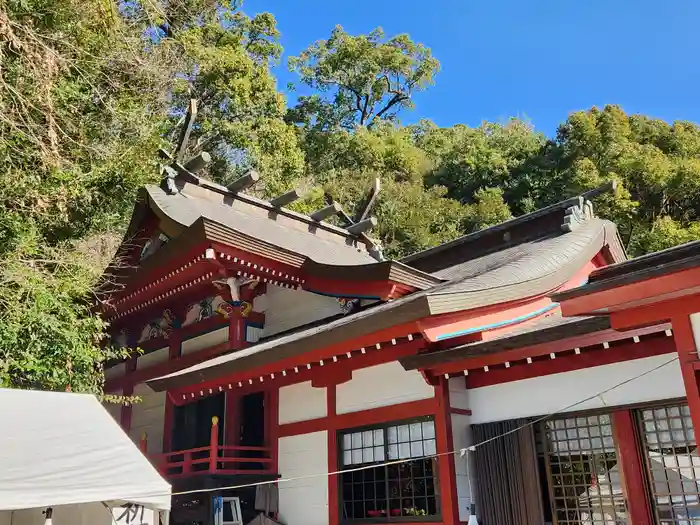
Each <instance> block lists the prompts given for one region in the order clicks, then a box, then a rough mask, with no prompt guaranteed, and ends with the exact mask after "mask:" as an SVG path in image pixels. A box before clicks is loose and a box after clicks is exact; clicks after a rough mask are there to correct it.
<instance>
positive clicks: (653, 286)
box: [561, 268, 700, 317]
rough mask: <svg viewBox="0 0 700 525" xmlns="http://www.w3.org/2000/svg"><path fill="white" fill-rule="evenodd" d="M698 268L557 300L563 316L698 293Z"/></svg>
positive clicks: (616, 309)
mask: <svg viewBox="0 0 700 525" xmlns="http://www.w3.org/2000/svg"><path fill="white" fill-rule="evenodd" d="M698 291H700V268H692V269H689V270H683V271H680V272H675V273H672V274H668V275H662V276H659V277H654V278H651V279H646V280H644V281H639V282H636V283H631V284H627V285H623V286H616V287H614V288H609V289H607V290H601V291H599V292H590V293H588V294H586V295H582V296H579V297H572V298H571V299H566V300H564V301H562V302H561V310H562V312H563V314H564V315H565V316H567V317H568V316H574V315H587V314H590V313H594V312H612V311H618V310H623V309H625V308H630V307H631V306H642V304H641V303H640V302H644V301H646V302H647V304H648V303H649V302H661V301H666V300H669V299H673V298H680V297H683V296H687V295H691V294H695V293H698Z"/></svg>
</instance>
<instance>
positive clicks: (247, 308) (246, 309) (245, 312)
mask: <svg viewBox="0 0 700 525" xmlns="http://www.w3.org/2000/svg"><path fill="white" fill-rule="evenodd" d="M237 302H238V305H236V306H238V308H239V312H240V313H241V316H242V317H248V316H249V315H250V312H252V311H253V305H252V304H250V303H249V302H247V301H237Z"/></svg>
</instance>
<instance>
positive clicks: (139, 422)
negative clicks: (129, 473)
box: [129, 384, 166, 454]
mask: <svg viewBox="0 0 700 525" xmlns="http://www.w3.org/2000/svg"><path fill="white" fill-rule="evenodd" d="M134 395H135V396H138V397H140V398H141V402H139V403H136V404H134V406H133V407H132V409H131V429H130V430H129V436H131V439H132V440H133V441H134V443H136V444H137V445H138V444H139V443H141V436H142V434H143V433H144V432H146V434H147V435H148V453H149V454H159V453H161V452H163V425H164V422H165V396H166V393H165V392H154V391H153V390H151V389H150V388H148V387H147V386H146V385H144V384H140V385H136V387H134Z"/></svg>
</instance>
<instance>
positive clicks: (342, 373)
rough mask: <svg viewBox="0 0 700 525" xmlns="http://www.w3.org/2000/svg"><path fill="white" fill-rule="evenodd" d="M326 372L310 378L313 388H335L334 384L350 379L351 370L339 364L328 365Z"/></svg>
mask: <svg viewBox="0 0 700 525" xmlns="http://www.w3.org/2000/svg"><path fill="white" fill-rule="evenodd" d="M324 372H326V373H323V374H320V375H316V376H314V377H312V378H311V386H312V387H314V388H323V387H327V388H335V386H336V385H341V384H343V383H347V382H348V381H350V380H351V379H352V370H351V369H350V368H343V367H340V366H333V367H328V371H324Z"/></svg>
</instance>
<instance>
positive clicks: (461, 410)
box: [450, 407, 472, 416]
mask: <svg viewBox="0 0 700 525" xmlns="http://www.w3.org/2000/svg"><path fill="white" fill-rule="evenodd" d="M450 413H451V414H459V415H460V416H471V415H472V411H471V410H469V409H468V408H457V407H450Z"/></svg>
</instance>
